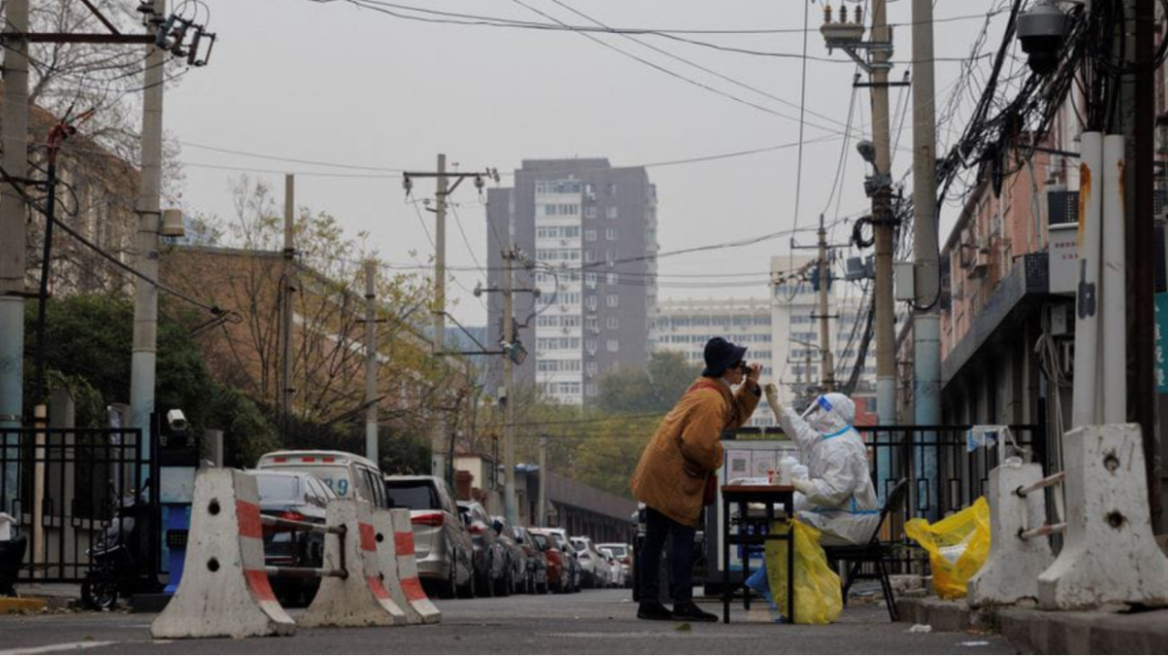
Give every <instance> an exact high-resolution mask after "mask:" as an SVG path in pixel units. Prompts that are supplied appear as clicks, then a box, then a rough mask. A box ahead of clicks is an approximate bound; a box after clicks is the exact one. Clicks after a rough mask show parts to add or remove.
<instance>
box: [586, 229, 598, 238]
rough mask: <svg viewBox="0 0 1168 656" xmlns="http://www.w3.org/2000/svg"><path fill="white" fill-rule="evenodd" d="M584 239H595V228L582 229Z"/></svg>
mask: <svg viewBox="0 0 1168 656" xmlns="http://www.w3.org/2000/svg"><path fill="white" fill-rule="evenodd" d="M584 241H596V231H595V230H585V231H584Z"/></svg>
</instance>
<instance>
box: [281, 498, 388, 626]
mask: <svg viewBox="0 0 1168 656" xmlns="http://www.w3.org/2000/svg"><path fill="white" fill-rule="evenodd" d="M327 512H328V517H327V524H328V526H329V527H336V526H344V527H345V534H344V535H333V534H329V535H326V536H325V547H324V569H326V570H329V569H340V570H345V571H346V572H347V573H348V574H347V576H344V577H328V578H322V579H321V581H320V590H318V591H317V593H316V598H315V599H313V600H312V604H311V605H309V607H308V610H307V612H306V613H305V614H304V617H303V618H302V619H301V621H300V623H301V624H302V625H303V626H311V627H317V626H393V625H395V624H405V623H406V615H405V612H403V611H402V609H401V608H399V607H398V605H397V604H395V603H394V602H393V599H392V598H391V597H390V594H389V590H387V589H386V587H385V584H384V583H383V582H382V579H381V568H380V566H379V564H378V561H377V538H376V533H375V531H374V528H373V523H372V517H371V515H372V513H371V510H370V508H369V505H368V504H367V503H365V502H363V501H354V500H352V499H335V500H333V501H330V502H329V505H328V511H327Z"/></svg>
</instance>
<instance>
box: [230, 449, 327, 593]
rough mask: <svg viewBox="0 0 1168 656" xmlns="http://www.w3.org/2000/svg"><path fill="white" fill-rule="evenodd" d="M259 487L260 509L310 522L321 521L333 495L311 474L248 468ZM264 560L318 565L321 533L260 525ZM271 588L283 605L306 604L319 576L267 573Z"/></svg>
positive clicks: (274, 563) (286, 564)
mask: <svg viewBox="0 0 1168 656" xmlns="http://www.w3.org/2000/svg"><path fill="white" fill-rule="evenodd" d="M249 473H251V474H252V475H254V476H255V480H256V488H257V489H258V490H259V497H260V513H261V514H263V515H270V516H273V517H279V518H281V519H291V520H294V521H298V522H308V523H311V524H324V523H325V520H326V509H327V507H328V502H329V501H331V500H333V499H336V498H337V496H336V495H335V494H333V491H332V490H330V489H329V488H328V486H326V485H325V484H324V483H322V482H320V481H319V480H317V479H316V478H315V477H314V476H311V475H309V474H305V473H303V472H294V471H263V470H252V471H251V472H249ZM263 534H264V564H265V565H268V566H278V567H321V566H322V564H323V562H324V534H323V533H314V532H311V531H297V530H294V529H283V528H279V527H264V533H263ZM270 578H271V579H272V589H273V591H274V592H275V593H276V596H277V597H279V599H280V601H281V603H282V604H284V605H285V606H296V605H307V604H308V603H309V602H311V601H312V598H313V597H314V596H316V590H317V588H319V587H320V579H308V578H301V577H285V576H279V575H275V576H271V577H270Z"/></svg>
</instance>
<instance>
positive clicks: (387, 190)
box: [165, 0, 1004, 324]
mask: <svg viewBox="0 0 1168 656" xmlns="http://www.w3.org/2000/svg"><path fill="white" fill-rule="evenodd" d="M391 1H393V2H395V3H400V4H403V5H413V6H418V7H424V8H426V9H430V10H440V11H450V12H461V13H469V14H479V15H489V16H498V17H506V18H511V19H517V20H524V21H538V22H551V21H550V20H549V18H547V17H545V16H542V15H540V14H539V13H536V12H534V11H532V10H531V9H529V8H528V7H531V8H534V9H536V10H538V11H539V12H544V13H545V14H547V15H548V16H553V17H555V19H558V20H561V21H564V22H565V23H569V24H573V25H580V24H587V23H588V21H587V20H586V19H585V18H582V17H581V16H579V15H574V14H572V13H571V12H570V11H569V10H568V9H567V8H566V7H569V6H570V7H573V8H575V9H577V10H579V11H581V12H584V13H587V14H588V15H590V16H592V17H593V18H595V19H597V20H599V21H601V22H603V23H605V24H607V25H609V26H615V27H637V28H652V29H668V30H683V29H684V30H715V29H716V30H759V29H774V30H790V31H789V32H783V33H772V34H753V35H742V34H690V35H687V37H688V38H695V39H701V40H705V41H709V42H712V43H716V44H719V45H721V46H730V47H738V48H747V49H755V50H763V51H768V52H775V53H787V54H790V55H792V56H791V57H763V56H753V55H744V54H738V53H729V52H723V51H719V50H714V49H710V48H704V47H699V46H695V45H690V44H685V43H680V42H677V41H674V40H666V39H662V38H658V37H651V36H639V37H637V39H639V40H641V41H643V42H644V43H646V44H649V45H651V46H653V47H656V48H659V49H661V50H665V51H667V52H669V53H671V54H673V55H676V56H678V57H683V58H685V59H687V60H690V61H692V62H693V63H695V64H698V65H700V66H702V67H705V68H708V69H710V70H712V71H715V72H716V73H718V74H721V75H722V76H725V77H726V78H730V80H732V81H728V80H727V79H723V78H720V77H717V76H715V75H712V74H710V73H708V72H704V71H701V70H698V69H696V68H694V67H693V66H691V65H689V64H686V63H683V62H681V61H678V60H676V59H671V58H669V57H668V56H666V55H664V54H662V53H660V52H655V51H653V50H651V49H649V48H647V47H645V46H643V45H640V44H638V43H635V42H633V41H631V40H629V39H626V38H624V37H621V36H616V35H603V36H597V37H595V38H596V39H597V40H599V41H603V42H604V43H607V44H609V45H610V46H612V47H616V48H620V49H621V50H625V51H627V52H628V53H631V54H634V55H636V56H637V57H640V58H642V59H644V60H646V61H649V62H652V63H653V64H655V65H656V66H659V67H660V68H664V69H666V70H667V71H669V72H665V71H662V70H659V69H657V68H652V67H650V66H649V65H647V64H645V63H642V62H639V61H637V60H635V59H633V58H632V57H629V56H626V55H623V54H621V53H619V52H616V51H614V50H612V49H610V48H608V47H605V46H604V45H601V44H600V43H597V42H596V41H595V40H593V39H589V38H587V37H585V36H582V35H581V34H578V33H574V32H569V31H536V30H527V29H502V28H491V27H476V26H462V25H449V24H428V23H423V22H416V21H410V20H404V19H401V18H395V17H392V16H389V15H385V14H383V13H378V12H376V11H372V10H370V9H362V8H359V7H357V6H354V5H353V4H351V3H348V2H345V1H343V0H335V1H333V2H326V3H318V2H314V1H312V0H206V4H207V5H208V6H209V8H210V10H211V20H210V24H209V27H210V29H211V30H212V31H216V32H218V34H219V35H220V38H221V40H220V42H219V43H218V45H217V46H216V49H215V52H214V56H213V59H212V61H211V63H210V65H209V66H207V67H205V68H201V69H197V70H193V71H191V72H189V73H188V74H186V75H184V76H183V78H182V81H181V83H180V84H179V85H178V86H177V88H176V89H174V90H173V91H172V92H169V93H168V95H167V97H166V109H165V125H166V130H167V132H168V133H169V134H170V135H171V136H172V137H174V138H177V139H178V140H179V141H180V142H182V144H183V155H182V160H183V161H184V163H185V164H186V177H187V181H186V186H185V193H184V197H183V206H184V208H185V209H186V210H187V211H196V212H207V213H213V214H218V215H220V216H221V217H223V218H230V215H231V212H232V210H231V207H232V203H231V194H230V189H229V186H230V182H231V180H232V179H233V178H237V177H239V176H240V175H243V174H244V173H243V172H242V171H238V170H224V169H223V168H210V167H234V168H238V169H251V170H252V172H251V173H248V174H247V175H251V176H252V177H255V178H259V179H265V180H268V181H269V182H270V183H271V184H272V185H273V186H274V187H275V188H276V189H277V190H282V184H283V182H282V173H283V172H286V171H287V172H295V173H297V174H298V177H297V183H296V184H297V203H298V205H300V206H304V207H309V208H311V209H313V210H315V211H327V212H329V213H331V214H333V215H335V216H336V217H338V219H339V220H340V222H341V223H342V224H343V225H344V226H345V228H346V230H347V231H349V232H350V233H355V232H357V231H358V230H368V231H369V232H370V233H371V245H372V246H373V247H374V248H376V249H377V251H379V253H380V254H381V255H382V256H383V257H384V258H385V259H387V260H389V261H391V262H393V263H398V264H402V265H410V264H415V265H416V264H419V263H424V262H426V261H427V254H428V252H429V251H430V250H431V246H430V243H429V241H428V240H427V237H426V234H425V232H423V228H422V226H421V224H420V222H419V218H418V214H417V213H416V211H415V207H416V206H415V205H411V204H407V203H406V202H405V196H404V192H403V190H402V186H401V181H400V179H399V178H398V177H397V176H395V175H394V174H392V173H389V172H386V173H378V172H376V171H362V170H358V169H344V168H337V167H329V166H322V165H317V164H311V165H310V164H304V163H296V162H292V161H286V160H293V159H295V160H306V161H309V160H310V161H316V162H327V163H335V164H345V165H350V166H365V167H385V168H387V169H408V170H433V169H434V167H435V164H436V163H435V159H436V154H437V153H439V152H444V153H446V154H447V157H448V161H450V162H452V163H453V162H457V163H458V164H459V165H460V168H462V169H464V170H468V169H474V170H477V169H482V168H484V167H495V168H498V169H499V170H500V171H501V172H503V173H508V172H510V171H512V170H513V169H515V168H517V167H518V166H519V165H520V162H521V160H522V159H524V158H541V157H542V158H547V157H576V156H579V157H607V158H608V159H609V160H610V161H611V162H612V163H613V164H614V165H616V166H630V165H639V164H651V163H658V162H668V161H673V160H680V159H689V158H697V157H703V156H708V155H720V154H726V153H734V152H740V151H749V150H755V149H760V148H765V147H771V146H784V145H789V147H786V148H782V149H777V150H771V151H768V152H763V153H759V154H754V155H749V156H741V157H730V158H725V159H717V160H713V161H706V162H699V163H689V164H677V165H672V166H654V167H651V168H650V169H649V176H650V178H651V180H652V181H653V182H654V183H655V184H656V185H657V191H658V199H659V210H658V216H659V221H660V226H659V232H658V234H659V241H660V245H661V249H662V251H664V252H668V251H673V250H678V249H684V248H689V247H694V246H701V245H705V244H710V243H715V242H725V241H733V240H738V239H744V238H749V237H754V236H758V235H764V234H768V233H773V232H776V231H779V230H786V229H791V228H794V227H796V226H799V227H803V228H811V227H813V226H814V224H815V223H816V222H817V221H818V216H819V214H820V212H822V211H824V210H825V208H826V210H827V218H828V221H829V222H830V221H832V220H834V219H836V218H837V216H840V217H843V216H855V215H857V213H859V212H862V211H863V210H864V208H865V207H866V206H867V205H868V201H867V199H866V198H865V197H864V193H863V176H864V164H863V161H862V160H861V159H860V157H859V156H858V155H856V154H855V148H854V147H853V146H854V140H853V142H852V143H851V144H849V146H848V148H847V150H846V171H845V174H844V176H843V178H842V183H841V184H840V185H839V193H838V194H837V196H838V208H839V209H838V215H837V209H836V208H837V202H835V201H833V202H832V203H831V204H830V207H828V201H829V199H831V198H832V188H833V180H834V178H835V176H836V172H837V166H838V164H839V162H840V155H841V145H842V136H841V133H842V130H843V128H842V125H843V124H844V123H846V121H847V119H848V114H849V101H850V99H851V98H852V94H853V89H852V86H851V81H852V77H853V75H854V73H855V66H854V65H852V64H850V63H849V60H848V58H847V55H846V54H844V53H842V52H839V51H836V52H835V53H834V54H833V55H829V54H828V53H827V49H826V48H825V46H824V45H823V39H822V37H821V36H820V34H819V33H818V31H817V29H818V27H819V26H820V25H821V24H822V22H823V18H822V4H820V3H815V4H812V5H811V9H810V11H811V13H810V25H811V28H812V30H813V31H812V32H810V33H809V34H808V37H809V38H808V40H807V54H808V55H809V56H811V57H815V58H824V59H830V60H831V61H819V60H811V61H808V62H807V68H806V74H807V80H808V83H807V85H806V112H807V113H806V115H805V118H806V125H805V128H804V139H805V146H804V150H803V164H802V171H803V176H802V192H801V195H800V199H799V205H800V210H799V213H798V215H797V216H796V214H795V195H796V194H795V192H796V180H797V173H798V171H799V164H798V162H799V159H798V154H799V153H798V149H797V147H795V146H794V144H796V143H797V142H798V141H799V132H800V125H799V120H798V118H799V112H800V110H799V105H800V92H801V85H800V81H801V75H802V69H803V61H802V59H801V58H800V57H799V55H801V53H802V51H803V37H804V34H803V32H802V27H803V20H804V16H803V8H804V4H803V3H802V2H801V1H800V0H720V1H715V0H391ZM935 4H936V18H937V19H950V18H954V19H955V20H950V21H947V22H942V23H939V24H938V25H937V30H938V34H937V38H936V42H937V53H936V54H937V57H939V58H955V59H959V58H963V57H966V56H968V55H969V53H970V48H971V47H972V46H973V41H974V39H975V37H976V35H977V33H978V32H980V31H981V29H982V25H983V23H984V22H985V21H984V19H982V18H960V17H969V16H973V15H977V14H979V13H980V14H985V13H986V12H987V11H990V10H991V9H994V8H995V7H997V6H998V5H1000V4H1001V2H1000V0H961V1H957V0H945V1H939V2H937V3H935ZM524 5H526V7H525V6H524ZM383 6H384V5H383ZM848 6H849V7H854V6H855V5H853V4H850V3H849V5H848ZM836 9H837V11H838V3H837V7H836ZM910 12H911V5H910V2H909V0H900V1H898V2H894V3H892V4H891V5H890V7H889V20H890V21H891V22H893V23H903V24H904V26H903V27H901V28H899V29H898V30H897V32H896V54H895V55H894V59H895V60H897V61H900V62H906V61H907V60H909V59H910V52H911V26H910V25H909V23H910V21H911V17H910ZM415 15H416V14H415ZM1003 23H1004V21H1003V20H1002V19H1001V17H999V18H998V19H997V20H995V21H994V22H993V23H992V29H991V30H990V32H989V39H988V44H987V45H986V46H985V47H986V49H987V50H989V51H992V50H993V49H994V48H996V46H997V43H998V41H999V39H1000V34H1001V29H1002V24H1003ZM905 69H906V65H905V64H903V63H902V64H900V65H898V66H896V67H895V68H894V69H893V73H892V78H893V79H896V80H899V79H900V78H901V76H902V75H903V74H904V72H905ZM960 75H961V68H960V64H959V63H958V62H956V61H941V62H938V64H937V75H936V80H937V82H936V87H937V92H938V95H939V96H942V99H941V100H939V101H938V104H939V105H940V104H941V103H942V102H943V100H944V96H945V95H946V94H947V93H948V92H949V91H951V90H952V89H953V88H954V83H955V82H956V81H957V79H958V77H959V76H960ZM677 76H682V77H684V78H686V79H681V78H679V77H677ZM699 84H700V85H705V86H706V87H712V88H714V89H717V90H718V91H721V92H722V93H724V94H726V95H729V96H733V98H728V97H726V96H724V95H718V94H717V93H715V92H713V91H710V90H708V89H704V88H700V87H699V86H697V85H699ZM747 87H751V88H747ZM760 92H761V93H760ZM857 93H858V96H857V102H856V103H855V116H854V118H853V121H852V124H853V126H855V127H856V128H858V129H863V130H864V131H865V132H868V125H869V122H870V106H869V100H868V92H867V90H866V89H861V90H859V91H858V92H857ZM891 98H892V100H891V104H892V107H893V110H894V111H895V109H896V108H897V107H898V106H905V105H908V104H911V103H909V102H908V99H909V92H908V90H907V89H904V90H901V89H894V90H893V91H892V94H891ZM780 99H781V100H780ZM973 100H974V99H973V98H972V97H970V98H967V99H966V101H965V102H966V103H967V104H972V102H973ZM752 105H753V106H752ZM906 109H907V108H906ZM939 111H940V110H939ZM900 116H901V114H896V116H895V117H894V125H893V137H894V139H896V137H897V136H898V134H900V138H899V142H898V144H899V150H898V151H897V153H896V157H895V159H894V163H893V167H894V176H895V177H897V178H899V177H900V175H901V174H903V173H904V172H905V171H906V170H907V168H908V166H909V163H910V157H911V150H910V149H911V144H912V115H911V111H910V112H908V113H907V115H906V116H905V118H904V119H903V133H901V132H900V131H899V130H898V127H899V126H900V124H901V119H900ZM953 122H954V123H956V122H957V121H953ZM955 128H956V129H959V128H960V126H959V125H943V126H942V130H941V133H942V138H943V139H945V138H947V136H948V135H949V134H950V131H951V130H953V129H955ZM199 146H210V147H213V148H218V149H228V150H237V151H244V152H249V153H254V154H258V155H264V156H267V157H268V158H269V159H264V158H259V157H249V156H242V155H234V154H229V153H224V152H219V151H215V150H208V149H206V148H201V147H199ZM271 158H277V159H271ZM278 158H285V160H284V161H281V160H280V159H278ZM321 174H333V175H334V176H336V175H338V174H339V175H340V176H346V175H347V176H352V175H355V174H364V175H368V176H382V177H331V176H325V175H321ZM508 183H509V180H508V178H506V177H505V178H504V179H503V184H508ZM280 193H281V194H282V191H280ZM432 194H433V181H429V180H426V181H418V182H417V184H416V187H415V196H416V197H417V198H421V197H423V196H430V195H432ZM454 201H455V202H456V203H457V204H458V208H457V213H458V216H459V218H460V219H461V222H462V225H463V227H464V229H465V231H466V235H467V238H468V240H469V244H470V247H471V248H473V250H474V257H475V258H477V260H478V261H479V262H485V261H486V254H485V249H486V234H485V223H484V216H485V212H484V207H483V206H482V205H481V204H480V202H479V198H478V195H477V194H476V193H475V190H474V187H473V186H472V185H470V184H466V185H464V186H462V187H460V188H459V190H458V191H457V193H456V194H455V196H454ZM423 217H424V219H425V221H427V222H429V228H430V230H432V229H433V218H432V217H433V215H432V214H430V213H423ZM451 219H452V221H451V225H450V226H449V229H448V261H449V262H450V264H451V265H452V266H468V267H469V266H473V265H474V261H475V260H474V258H472V256H471V254H470V253H469V252H468V248H467V244H466V243H464V241H463V239H462V237H461V235H460V234H459V231H458V226H457V225H456V224H455V222H454V221H453V219H454V216H453V215H452V216H451ZM849 232H850V226H846V225H842V224H841V225H840V227H839V228H838V229H837V230H836V231H835V233H834V234H835V241H837V242H842V241H846V235H847V234H848V233H849ZM944 236H945V235H944V231H943V232H942V238H944ZM798 241H799V242H800V243H802V244H811V243H813V241H814V233H813V232H807V233H804V234H801V235H799V236H798ZM788 250H789V246H788V238H786V237H783V238H778V239H772V240H769V241H765V242H761V243H758V244H756V245H753V246H749V247H744V248H734V249H726V250H720V251H714V252H705V253H697V254H692V255H681V256H677V257H666V258H662V259H661V261H660V273H661V280H660V288H661V289H660V296H661V297H662V298H677V297H694V296H697V297H704V296H713V297H727V296H736V297H743V296H755V297H764V296H765V295H766V293H767V289H766V282H767V275H766V272H767V269H768V264H769V260H770V256H771V255H774V254H779V253H786V252H788ZM411 251H416V252H417V256H416V257H414V256H412V255H411ZM712 272H717V273H723V274H730V273H734V274H739V273H740V274H742V275H741V276H738V277H733V278H725V279H723V280H724V281H725V282H726V283H727V284H726V285H725V286H724V287H720V288H694V287H693V286H692V285H693V283H694V282H696V281H698V280H700V279H695V278H692V277H688V276H693V275H694V274H707V273H712ZM455 275H456V277H457V279H458V283H461V285H462V286H464V287H465V288H466V289H470V288H473V287H474V285H475V282H477V281H478V280H479V279H481V278H482V275H481V274H476V273H475V272H473V271H457V272H456V273H455ZM450 293H451V297H452V298H453V299H456V304H455V306H454V308H453V310H452V311H453V313H454V314H455V316H456V317H457V318H458V319H459V320H460V321H462V322H463V323H467V324H483V323H484V322H485V318H486V313H485V310H484V307H483V306H482V305H481V303H480V302H479V301H478V300H476V299H475V298H474V297H473V296H471V295H470V294H468V293H466V292H465V291H463V289H460V288H459V286H458V284H455V285H452V286H451V289H450Z"/></svg>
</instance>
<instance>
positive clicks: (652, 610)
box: [637, 601, 674, 621]
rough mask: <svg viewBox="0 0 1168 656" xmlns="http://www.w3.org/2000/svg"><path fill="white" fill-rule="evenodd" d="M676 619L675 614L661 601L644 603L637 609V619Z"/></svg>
mask: <svg viewBox="0 0 1168 656" xmlns="http://www.w3.org/2000/svg"><path fill="white" fill-rule="evenodd" d="M673 617H674V615H673V613H672V612H671V611H670V610H669V609H668V608H666V607H665V605H664V604H662V603H661V602H660V601H642V602H641V605H640V606H638V607H637V619H639V620H661V621H668V620H672V619H673Z"/></svg>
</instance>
